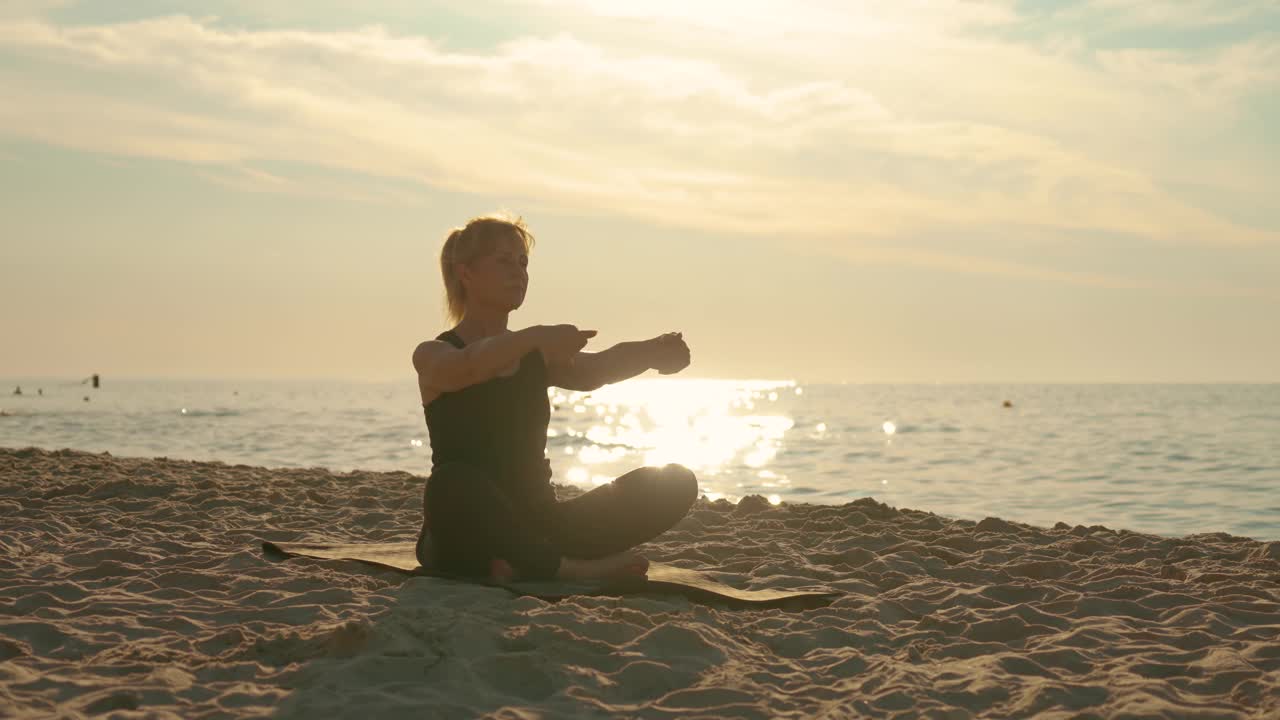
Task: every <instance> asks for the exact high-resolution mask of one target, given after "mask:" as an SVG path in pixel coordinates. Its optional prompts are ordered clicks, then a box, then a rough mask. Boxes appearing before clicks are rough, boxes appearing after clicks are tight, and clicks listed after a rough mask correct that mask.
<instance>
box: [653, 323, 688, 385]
mask: <svg viewBox="0 0 1280 720" xmlns="http://www.w3.org/2000/svg"><path fill="white" fill-rule="evenodd" d="M648 342H649V345H650V352H651V353H652V355H651V358H652V359H651V360H650V367H652V368H653V369H654V370H657V371H658V372H659V373H661V374H663V375H671V374H673V373H678V372H680V371H681V370H683V369H685V368H687V367H689V346H688V345H686V344H685V342H684V336H683V335H681V334H680V333H678V332H669V333H667V334H665V335H659V336H658V337H656V338H653V339H652V340H649V341H648Z"/></svg>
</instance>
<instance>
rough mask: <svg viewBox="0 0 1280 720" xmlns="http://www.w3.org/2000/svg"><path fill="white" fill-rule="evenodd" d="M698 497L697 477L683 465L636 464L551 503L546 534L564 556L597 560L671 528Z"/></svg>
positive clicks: (629, 547) (627, 548)
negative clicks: (609, 479) (603, 482)
mask: <svg viewBox="0 0 1280 720" xmlns="http://www.w3.org/2000/svg"><path fill="white" fill-rule="evenodd" d="M697 499H698V479H697V478H696V477H695V476H694V474H693V471H691V470H689V469H688V468H686V467H684V466H682V465H676V464H670V465H664V466H663V467H642V468H636V469H635V470H632V471H630V472H628V473H626V474H624V475H622V476H620V477H618V478H617V479H616V480H614V481H613V482H611V483H609V484H607V485H601V486H600V487H598V488H595V489H594V490H591V491H589V492H586V493H583V494H582V495H579V496H578V497H576V498H573V499H572V500H565V501H563V502H560V503H557V504H556V506H555V519H554V524H553V527H551V528H549V532H550V534H551V536H552V538H553V540H554V541H555V543H556V545H558V546H559V548H560V550H561V551H562V552H563V553H564V555H565V556H566V557H574V558H586V559H590V558H600V557H604V556H606V555H612V554H614V553H619V552H622V551H624V550H629V549H631V548H633V547H635V546H636V545H639V544H640V543H643V542H647V541H649V540H652V539H653V538H655V537H657V536H659V535H661V534H662V533H664V532H666V531H667V530H669V529H671V527H672V526H674V525H675V524H676V523H678V522H680V520H681V519H683V518H684V516H685V515H686V514H687V513H688V512H689V508H691V507H692V506H693V503H694V501H695V500H697Z"/></svg>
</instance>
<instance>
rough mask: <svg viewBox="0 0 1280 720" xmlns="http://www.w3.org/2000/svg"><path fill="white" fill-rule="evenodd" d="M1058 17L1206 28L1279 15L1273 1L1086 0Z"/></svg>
mask: <svg viewBox="0 0 1280 720" xmlns="http://www.w3.org/2000/svg"><path fill="white" fill-rule="evenodd" d="M1056 15H1057V16H1058V17H1060V18H1064V19H1066V18H1069V19H1076V20H1090V21H1094V22H1103V23H1106V24H1107V25H1109V26H1110V27H1112V28H1114V27H1116V26H1120V27H1128V28H1132V27H1173V28H1205V27H1208V26H1214V25H1229V24H1234V23H1243V22H1260V21H1263V20H1267V19H1272V20H1274V19H1277V18H1280V4H1277V3H1276V2H1275V1H1274V0H1229V1H1224V0H1086V1H1085V2H1079V3H1075V4H1073V5H1069V6H1067V7H1066V8H1064V9H1062V10H1060V11H1058V12H1057V13H1056Z"/></svg>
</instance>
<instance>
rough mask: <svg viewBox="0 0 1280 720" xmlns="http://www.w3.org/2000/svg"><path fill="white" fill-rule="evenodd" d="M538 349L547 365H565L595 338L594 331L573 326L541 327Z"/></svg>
mask: <svg viewBox="0 0 1280 720" xmlns="http://www.w3.org/2000/svg"><path fill="white" fill-rule="evenodd" d="M541 329H542V333H541V338H540V339H539V341H538V349H539V350H541V351H542V357H543V359H545V360H546V361H547V364H548V365H566V364H570V363H572V362H573V356H574V355H577V354H578V351H579V350H581V349H582V348H584V347H586V345H587V341H588V340H590V339H591V338H593V337H595V336H596V331H595V330H579V329H578V328H577V327H576V326H574V325H543V326H542V328H541Z"/></svg>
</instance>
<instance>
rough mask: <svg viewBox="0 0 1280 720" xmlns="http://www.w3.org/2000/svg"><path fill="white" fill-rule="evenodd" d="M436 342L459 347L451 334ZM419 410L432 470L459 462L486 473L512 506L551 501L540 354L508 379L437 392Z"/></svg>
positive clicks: (522, 361)
mask: <svg viewBox="0 0 1280 720" xmlns="http://www.w3.org/2000/svg"><path fill="white" fill-rule="evenodd" d="M436 339H437V340H444V341H445V342H448V343H449V344H450V345H453V346H454V347H457V348H462V347H463V346H464V345H465V343H463V341H462V338H460V337H458V335H457V334H456V333H454V332H453V331H452V330H446V331H445V332H443V333H440V335H438V336H436ZM422 412H423V414H424V415H425V416H426V419H427V432H428V434H429V436H430V439H431V466H432V468H435V467H436V466H438V465H441V464H443V463H447V462H451V461H455V460H461V461H463V462H467V463H470V464H472V465H475V466H476V467H479V468H480V469H482V470H484V471H487V472H489V473H490V474H491V477H493V479H494V481H495V482H496V483H497V484H498V487H499V488H501V489H502V490H504V491H505V492H506V493H507V494H508V496H509V497H510V498H511V500H512V501H513V502H515V503H517V505H525V506H526V507H529V506H542V505H545V504H546V503H555V501H556V495H555V490H554V489H553V488H552V487H551V462H550V461H549V460H547V459H546V457H545V453H546V447H547V424H548V423H549V422H550V421H551V401H550V400H548V399H547V367H546V364H545V362H544V360H543V357H542V352H541V351H539V350H533V351H530V352H527V353H525V354H524V356H523V357H521V358H520V367H519V369H518V370H516V372H515V374H514V375H510V376H506V377H502V376H499V377H494V378H491V379H489V380H486V381H484V382H481V383H476V384H475V385H470V386H468V387H465V388H462V389H461V390H455V391H454V392H446V393H440V395H439V396H437V397H436V398H435V399H434V400H432V401H431V402H430V403H428V404H426V405H423V406H422Z"/></svg>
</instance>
